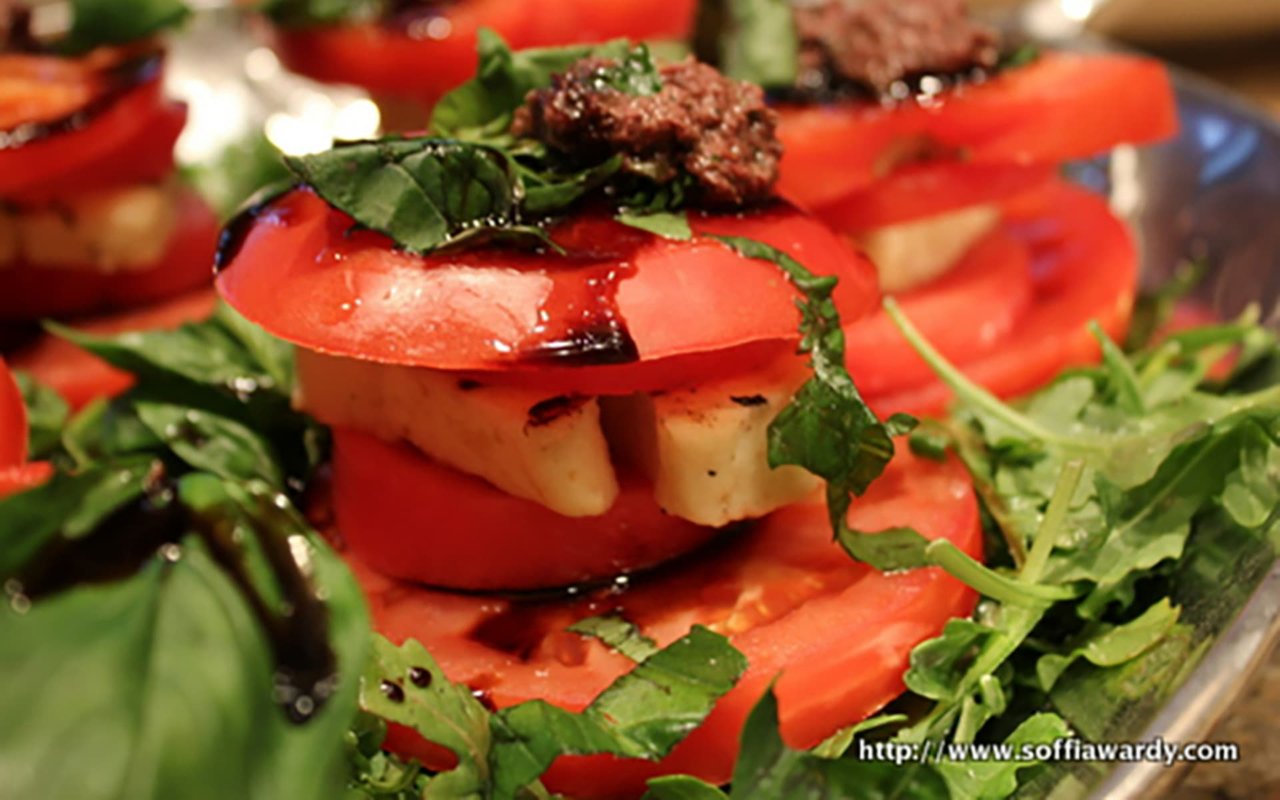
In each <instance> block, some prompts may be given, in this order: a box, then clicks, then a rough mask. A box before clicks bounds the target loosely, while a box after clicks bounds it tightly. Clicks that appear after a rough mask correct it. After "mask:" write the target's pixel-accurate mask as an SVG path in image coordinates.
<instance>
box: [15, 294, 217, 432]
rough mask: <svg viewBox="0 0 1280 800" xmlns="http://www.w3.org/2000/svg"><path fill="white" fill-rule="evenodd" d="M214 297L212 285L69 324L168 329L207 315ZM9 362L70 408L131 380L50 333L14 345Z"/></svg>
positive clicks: (109, 330)
mask: <svg viewBox="0 0 1280 800" xmlns="http://www.w3.org/2000/svg"><path fill="white" fill-rule="evenodd" d="M215 302H217V295H216V294H214V292H213V290H212V289H200V290H198V291H196V292H192V293H190V294H185V295H182V296H181V297H177V298H174V299H172V300H166V301H163V302H161V303H157V304H155V305H150V306H146V307H144V308H139V309H135V310H132V311H124V312H118V313H115V314H106V315H103V316H99V317H93V318H90V319H82V320H77V321H75V322H73V323H71V327H73V328H75V329H76V330H80V331H84V332H85V333H91V334H94V335H97V336H108V335H115V334H120V333H126V332H129V331H150V330H171V329H173V328H177V327H178V326H180V325H183V324H185V323H188V322H199V321H200V320H203V319H207V318H208V317H209V315H210V314H212V313H213V306H214V303H215ZM12 363H13V366H14V368H15V369H20V370H23V371H24V372H28V373H30V374H31V376H32V377H33V378H35V379H36V380H37V381H39V382H40V383H42V384H44V385H45V386H48V387H49V388H51V389H53V390H54V391H56V392H57V393H58V394H60V395H62V399H63V400H66V401H67V403H68V405H70V406H71V408H73V409H79V408H81V407H83V406H84V405H86V404H87V403H89V401H91V400H95V399H97V398H99V397H115V396H116V395H118V394H121V393H123V392H124V391H125V390H127V389H128V388H129V387H130V386H132V385H133V376H132V375H130V374H129V373H127V372H122V371H120V370H118V369H116V368H115V367H112V366H111V365H110V364H108V363H107V362H105V361H103V360H102V359H100V358H97V357H96V356H93V355H90V354H89V353H87V352H85V351H84V350H81V349H80V348H79V347H76V346H75V345H73V344H71V343H70V342H68V341H67V340H65V339H61V338H59V337H57V336H53V335H50V334H45V335H42V336H40V338H39V339H37V340H36V341H35V342H34V343H32V344H30V345H27V346H26V347H24V348H22V349H20V350H18V351H16V352H15V353H14V354H13V356H12Z"/></svg>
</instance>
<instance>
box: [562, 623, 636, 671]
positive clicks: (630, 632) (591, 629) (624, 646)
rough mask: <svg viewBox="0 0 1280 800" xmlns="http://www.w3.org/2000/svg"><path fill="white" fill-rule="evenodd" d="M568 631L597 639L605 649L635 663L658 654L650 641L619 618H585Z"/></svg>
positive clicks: (634, 627)
mask: <svg viewBox="0 0 1280 800" xmlns="http://www.w3.org/2000/svg"><path fill="white" fill-rule="evenodd" d="M569 630H570V631H573V632H574V633H580V634H582V635H583V636H590V637H591V638H593V639H598V640H599V641H600V642H601V643H603V644H604V646H605V647H608V648H609V649H610V650H614V651H617V652H619V653H621V654H622V655H624V656H626V657H627V658H629V659H631V660H632V661H635V662H637V663H639V662H641V661H644V660H645V659H647V658H648V657H649V656H652V655H653V654H655V653H657V652H658V645H657V644H656V643H655V642H654V641H653V640H652V639H650V638H649V637H648V636H645V635H644V634H643V633H641V632H640V629H639V628H637V627H636V626H635V625H632V624H631V623H630V622H627V621H626V620H625V619H623V618H622V617H620V616H607V617H587V618H586V619H581V620H578V621H577V622H575V623H573V624H572V625H570V626H569Z"/></svg>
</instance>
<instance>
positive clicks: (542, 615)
mask: <svg viewBox="0 0 1280 800" xmlns="http://www.w3.org/2000/svg"><path fill="white" fill-rule="evenodd" d="M903 450H904V451H905V448H903ZM850 523H851V524H853V525H854V526H855V527H857V528H859V529H862V530H884V529H886V528H891V527H895V526H902V525H907V526H911V527H914V528H916V529H917V530H919V531H920V532H921V533H923V534H924V535H925V536H928V537H930V538H947V539H950V540H951V541H953V542H955V543H956V544H957V545H958V546H959V547H961V548H963V549H964V550H965V551H966V552H968V553H970V554H972V555H974V556H975V557H979V558H980V557H981V530H980V525H979V519H978V508H977V504H976V502H975V500H974V497H973V493H972V488H971V485H970V482H969V479H968V477H967V475H966V472H965V470H964V468H963V467H962V466H961V465H960V464H958V463H957V462H955V461H950V462H946V463H938V462H932V461H923V460H919V459H916V458H914V457H913V456H911V455H910V454H909V453H908V452H902V453H900V454H899V455H898V457H897V458H896V459H895V460H894V462H893V464H892V465H891V466H890V468H889V470H888V471H887V472H886V474H885V476H884V477H882V478H881V479H880V480H879V481H877V482H876V483H875V484H874V485H873V486H872V487H871V489H870V491H869V492H868V493H867V495H866V496H865V497H863V498H861V499H859V500H858V501H856V502H855V503H854V506H853V509H852V511H851V512H850ZM349 557H350V558H351V559H352V563H353V566H354V568H355V570H356V574H357V577H358V578H359V580H360V581H361V583H362V584H363V586H364V590H365V593H366V595H367V597H368V599H369V602H370V604H371V608H372V612H373V616H374V620H375V626H376V628H377V630H379V631H380V632H381V633H383V634H384V635H386V636H388V637H389V638H391V639H392V640H393V641H397V642H398V641H401V640H404V639H408V638H414V639H417V640H419V641H421V642H422V643H423V644H425V645H426V646H427V648H428V649H429V650H430V651H431V652H432V655H433V656H434V657H435V658H436V659H437V660H438V661H439V662H440V664H441V667H442V668H443V669H444V672H445V674H446V675H448V676H449V677H450V678H451V679H453V680H455V681H461V682H464V683H466V684H468V685H470V686H472V687H473V688H474V689H476V690H478V691H480V692H482V693H483V695H484V696H485V697H486V698H487V699H488V700H490V701H492V702H493V703H494V704H495V705H497V706H498V707H504V706H508V705H511V704H514V703H519V702H522V701H525V700H530V699H535V698H542V699H545V700H547V701H549V702H551V703H554V704H555V705H558V706H561V707H564V708H569V709H581V708H583V707H584V706H585V705H586V704H587V703H589V702H590V701H591V700H592V699H593V698H594V697H595V695H596V694H598V693H599V692H600V691H601V690H603V689H604V688H605V687H606V686H607V685H608V684H609V683H610V682H611V681H612V680H614V679H615V678H617V677H618V676H619V675H621V674H623V673H624V672H626V671H628V670H629V669H630V667H631V664H630V662H628V661H627V660H626V659H624V658H623V657H621V656H619V655H617V654H615V653H612V652H609V651H607V650H606V649H605V648H604V647H603V646H601V645H599V644H598V643H596V642H594V641H589V640H586V639H584V638H582V637H579V636H578V635H576V634H573V633H569V632H567V631H566V630H565V628H566V627H567V626H568V625H570V624H572V623H573V622H574V621H576V620H578V619H581V618H584V617H587V616H592V615H597V614H603V613H608V612H615V611H616V612H618V613H621V614H622V615H624V616H625V617H626V618H627V619H629V620H630V621H632V622H633V623H635V624H637V625H638V626H639V627H640V629H641V630H642V631H643V633H645V634H647V635H648V636H651V637H653V638H654V639H655V640H656V641H657V642H658V643H660V644H667V643H670V642H672V641H674V640H675V639H676V638H678V637H679V636H682V635H684V634H685V633H687V632H688V631H689V629H690V627H691V626H692V625H694V624H703V625H708V626H710V627H711V628H713V629H715V630H717V631H719V632H721V633H724V634H726V635H728V636H729V637H730V638H731V640H732V642H733V644H734V646H735V647H737V648H738V649H739V650H741V651H742V653H743V654H744V655H745V656H746V657H747V660H748V663H749V665H750V666H749V669H748V672H747V674H746V675H745V677H744V678H743V680H742V681H741V683H740V684H739V685H738V686H737V687H736V688H735V689H734V690H733V691H732V692H730V693H729V694H728V695H726V696H725V697H724V698H722V699H721V701H720V702H719V704H718V705H717V707H716V709H715V711H714V712H713V713H712V715H711V717H710V718H709V719H708V720H707V722H706V723H705V724H704V725H703V726H702V727H701V728H699V729H698V730H697V731H695V732H694V733H693V734H692V735H691V736H690V737H689V739H688V740H686V741H685V742H684V743H682V744H681V745H680V746H679V747H678V748H677V749H676V750H675V752H674V753H673V754H672V755H671V756H670V757H669V758H667V759H666V760H665V761H663V762H662V763H661V764H651V763H646V762H639V761H627V760H619V759H614V758H610V757H566V758H562V759H560V760H559V761H557V762H556V764H555V766H554V767H553V768H552V770H551V772H550V773H548V775H547V777H546V783H547V785H548V787H549V788H551V789H552V790H553V791H559V792H563V793H564V794H566V795H569V796H572V797H580V798H613V797H638V796H639V795H640V794H641V793H642V792H643V788H644V781H645V779H646V778H648V777H652V776H654V775H658V774H666V773H692V774H694V775H697V776H700V777H702V778H704V779H707V780H710V781H714V782H717V783H720V782H724V781H726V780H727V779H728V778H729V773H730V769H731V766H732V764H733V761H734V759H735V757H736V755H737V748H738V737H739V734H740V731H741V727H742V724H743V721H744V720H745V718H746V715H747V713H748V712H749V711H750V709H751V707H752V706H753V705H754V704H755V702H756V701H757V700H759V698H760V697H761V695H762V694H763V693H764V691H765V688H766V687H767V686H768V685H769V683H770V681H772V680H774V679H775V678H777V679H778V683H777V693H778V698H779V703H780V708H781V723H782V733H783V736H784V738H785V739H786V740H787V741H788V742H789V743H790V744H791V745H793V746H796V747H809V746H812V745H814V744H816V743H817V742H818V741H820V740H821V739H823V738H824V737H826V736H827V735H829V734H831V733H832V732H834V731H835V730H836V729H837V728H839V727H841V726H843V725H847V724H849V723H852V722H854V721H857V720H859V719H862V718H864V717H866V716H867V715H869V714H872V713H874V712H875V711H876V710H878V709H879V708H881V707H882V706H883V705H884V704H885V703H887V702H888V701H890V700H891V699H893V698H894V697H896V696H897V695H898V694H900V693H901V692H902V691H903V683H902V675H903V672H904V671H905V670H906V668H907V659H908V656H909V653H910V651H911V648H912V647H914V646H915V645H916V644H918V643H919V642H921V641H923V640H925V639H927V638H930V637H932V636H935V635H937V634H938V633H939V632H940V631H941V630H942V627H943V625H945V624H946V621H947V620H948V619H950V618H952V617H954V616H963V615H967V614H968V613H970V611H971V610H972V608H973V603H974V600H975V598H974V596H973V594H972V592H971V591H969V590H968V589H967V588H965V587H964V586H963V585H962V584H960V583H959V582H958V581H956V580H954V579H952V578H950V577H948V576H947V575H945V574H943V573H941V572H940V571H938V570H934V569H929V570H920V571H913V572H907V573H898V574H892V575H886V574H883V573H880V572H877V571H875V570H873V569H870V568H869V567H866V566H865V565H861V564H858V563H856V562H854V561H852V560H851V559H850V558H849V557H848V556H847V555H846V554H845V553H844V552H843V551H842V550H841V549H840V548H839V547H838V546H837V545H836V544H834V543H833V542H832V537H831V530H830V527H829V524H828V522H827V519H826V510H825V508H824V507H822V506H821V505H818V504H816V503H803V504H800V505H797V506H791V507H788V508H786V509H784V510H782V511H779V512H777V513H775V514H773V515H771V516H770V517H768V518H766V519H765V520H763V521H761V522H759V523H758V524H756V525H755V526H754V527H753V528H751V529H748V530H746V531H743V532H741V533H740V534H738V535H736V536H731V537H729V538H727V539H725V540H724V542H723V543H722V545H720V546H714V545H713V546H712V547H711V548H710V549H708V550H706V551H703V552H701V553H699V554H697V555H695V556H691V557H689V558H688V559H686V560H684V561H681V562H677V563H676V564H675V565H673V566H671V567H668V568H665V569H662V570H660V571H658V572H655V573H652V574H649V575H637V576H632V577H631V579H630V582H629V583H628V584H627V585H626V587H625V588H622V587H621V586H619V585H614V586H611V587H609V588H604V589H600V590H596V591H586V590H584V591H581V592H579V593H578V594H577V595H576V596H575V597H574V598H568V599H564V600H547V601H543V602H534V601H523V602H522V601H516V600H509V599H503V598H500V597H495V596H487V597H474V596H467V595H458V594H448V593H442V592H436V591H431V590H428V589H424V588H419V587H416V586H414V585H412V584H407V583H400V582H397V581H394V580H392V579H389V578H386V577H384V576H381V575H379V574H378V573H376V572H375V571H374V570H372V569H370V568H369V567H368V566H366V565H364V564H362V563H360V562H359V561H358V560H355V559H354V557H351V556H350V555H349ZM389 744H390V746H391V747H392V748H393V749H396V750H398V751H400V752H404V753H409V754H418V755H423V756H426V757H429V756H430V754H431V753H432V751H431V750H430V749H429V748H426V747H425V746H424V743H423V741H422V740H421V739H418V738H416V736H414V735H413V734H411V733H409V732H407V731H405V730H403V729H400V730H395V731H393V734H392V736H391V738H390V739H389Z"/></svg>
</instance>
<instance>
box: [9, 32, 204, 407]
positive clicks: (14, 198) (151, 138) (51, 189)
mask: <svg viewBox="0 0 1280 800" xmlns="http://www.w3.org/2000/svg"><path fill="white" fill-rule="evenodd" d="M163 67H164V56H163V53H162V52H161V51H160V50H158V49H156V47H155V46H154V45H150V44H142V45H138V46H135V47H129V48H102V49H99V50H95V51H92V52H90V53H89V54H88V55H85V56H82V57H66V56H60V55H53V54H46V53H25V52H15V53H5V54H0V199H3V201H4V203H5V205H6V209H5V211H4V212H3V213H4V214H5V215H6V216H4V217H2V218H0V322H3V323H8V324H11V325H13V324H16V323H24V322H32V321H35V320H39V319H41V318H44V317H51V316H52V317H63V318H73V319H77V318H78V319H79V320H81V321H78V322H76V324H83V325H85V326H86V327H88V328H90V329H94V330H111V331H123V330H133V329H137V328H140V327H148V326H151V325H154V324H156V323H160V324H165V325H167V324H177V323H178V322H182V321H186V320H187V319H191V318H194V317H192V316H191V315H192V314H193V313H198V314H202V313H204V312H207V310H208V308H209V303H210V302H211V295H210V294H209V293H208V292H205V293H204V295H203V299H194V298H192V299H187V298H184V299H182V300H180V301H176V302H175V303H173V304H172V306H171V307H170V305H169V304H170V301H171V299H172V298H175V297H179V296H182V295H185V294H187V293H190V292H192V291H193V290H196V289H197V288H198V287H201V286H205V285H207V284H208V282H209V280H210V275H211V268H210V265H211V261H212V255H213V251H214V248H215V246H216V242H217V237H218V220H217V218H216V216H215V215H214V213H213V211H212V210H211V209H210V208H209V207H208V205H207V204H206V203H205V202H204V201H203V200H202V199H201V198H200V197H199V196H198V195H196V193H195V192H194V191H193V190H191V189H189V188H186V187H182V186H178V185H176V184H173V183H172V182H171V181H172V176H173V172H174V145H175V142H176V141H177V139H178V136H179V134H180V133H181V132H182V129H183V126H184V125H185V123H186V118H187V111H186V107H185V106H183V105H182V104H180V103H175V102H172V101H170V100H168V99H166V97H165V96H164V92H163V81H162V78H163ZM138 195H142V196H143V197H144V198H145V201H144V202H141V203H140V202H138V201H136V200H135V199H133V198H136V197H137V196H138ZM156 198H159V200H157V199H156ZM140 217H145V218H140ZM161 218H164V219H167V220H168V222H167V223H166V224H155V223H154V220H155V219H161ZM37 220H38V222H37ZM120 225H126V226H131V227H126V228H123V229H125V230H135V231H139V230H140V231H148V233H146V234H139V235H134V236H133V239H132V240H130V241H123V234H121V233H119V230H121V229H120V228H117V226H120ZM152 232H154V234H153V233H152ZM160 236H163V237H164V238H163V241H159V240H157V241H150V240H151V239H152V238H153V237H160ZM77 237H83V241H80V240H79V239H77ZM62 240H76V241H77V242H78V243H77V244H75V245H74V246H69V245H66V244H65V242H63V241H62ZM100 242H110V243H111V245H110V247H112V248H114V249H115V250H128V249H133V248H136V249H138V250H141V251H142V253H143V254H142V255H139V256H138V257H136V258H129V259H128V260H127V263H125V260H123V259H122V257H120V256H119V255H118V254H112V255H107V254H106V250H107V246H106V245H101V247H102V249H99V247H100V245H99V243H100ZM36 252H39V253H40V255H38V256H37V255H33V253H36ZM139 306H147V309H146V310H145V312H143V313H142V315H141V316H138V317H136V318H135V317H128V316H121V310H123V309H132V308H136V307H139ZM88 314H98V315H102V314H108V315H109V316H105V317H100V318H97V319H92V320H85V318H84V315H88ZM16 338H18V339H21V338H23V337H16ZM13 357H14V360H15V361H16V362H18V363H19V365H20V366H21V367H22V368H24V369H29V370H32V371H34V372H37V373H40V375H41V377H42V378H43V379H45V380H46V381H47V382H49V383H50V385H52V386H53V387H54V388H56V389H58V390H59V391H60V392H62V393H63V394H64V395H65V396H66V398H67V399H68V400H69V401H71V402H72V403H73V405H80V404H82V403H83V402H86V401H87V400H88V399H90V398H92V397H94V396H97V395H100V394H105V393H113V392H115V391H118V390H119V389H120V388H121V387H122V386H124V385H127V378H126V377H125V376H124V375H123V374H121V373H118V372H115V371H113V370H110V369H109V368H107V367H106V365H105V364H102V363H101V362H99V361H97V360H96V359H93V358H91V357H89V356H88V355H86V354H83V353H81V352H79V351H76V350H74V349H73V348H70V347H67V346H62V345H58V344H56V343H53V342H51V341H49V340H46V339H38V340H37V341H36V342H35V344H34V345H33V346H31V347H28V348H27V349H25V350H22V351H19V352H17V353H15V354H14V356H13Z"/></svg>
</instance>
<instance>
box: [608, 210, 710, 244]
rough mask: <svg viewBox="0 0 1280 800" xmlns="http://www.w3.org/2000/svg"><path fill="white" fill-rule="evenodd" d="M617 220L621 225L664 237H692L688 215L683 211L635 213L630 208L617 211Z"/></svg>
mask: <svg viewBox="0 0 1280 800" xmlns="http://www.w3.org/2000/svg"><path fill="white" fill-rule="evenodd" d="M617 220H618V222H621V223H622V224H623V225H629V226H630V227H632V228H639V229H640V230H642V231H648V232H649V233H652V234H654V235H655V236H661V237H663V238H664V239H674V240H676V241H681V242H687V241H689V240H690V239H692V238H693V230H692V229H691V228H690V227H689V217H688V215H687V214H685V213H684V212H673V211H658V212H654V213H636V212H634V211H632V210H630V209H623V210H622V211H620V212H618V216H617Z"/></svg>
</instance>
